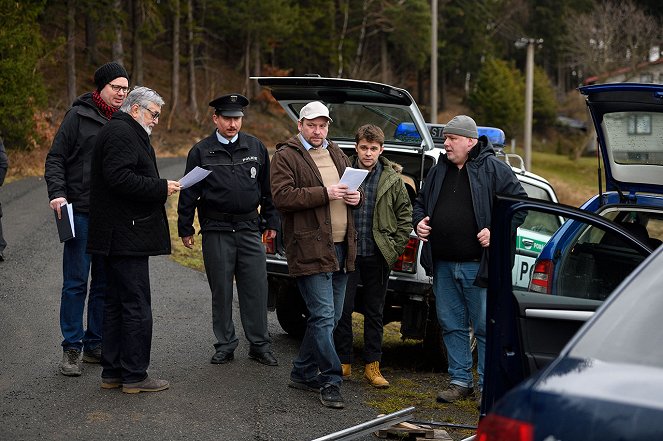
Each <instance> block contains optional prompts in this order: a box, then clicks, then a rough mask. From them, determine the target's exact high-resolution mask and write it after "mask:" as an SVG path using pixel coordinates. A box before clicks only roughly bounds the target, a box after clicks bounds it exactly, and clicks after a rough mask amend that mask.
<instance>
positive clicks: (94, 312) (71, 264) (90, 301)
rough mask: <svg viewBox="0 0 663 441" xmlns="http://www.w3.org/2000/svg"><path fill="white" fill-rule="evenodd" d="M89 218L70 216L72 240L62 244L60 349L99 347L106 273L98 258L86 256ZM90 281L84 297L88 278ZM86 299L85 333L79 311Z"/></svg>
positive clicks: (75, 214)
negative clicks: (61, 338) (61, 339)
mask: <svg viewBox="0 0 663 441" xmlns="http://www.w3.org/2000/svg"><path fill="white" fill-rule="evenodd" d="M88 223H89V218H88V215H87V214H84V213H74V230H75V232H76V237H74V238H73V239H69V240H68V241H66V242H65V243H64V252H63V255H62V275H63V283H62V298H61V301H60V329H61V330H62V336H63V337H64V340H63V341H62V347H63V348H64V349H65V350H66V349H77V350H79V351H80V350H86V351H87V350H91V349H94V348H96V347H97V346H99V345H100V344H101V330H102V326H103V321H104V292H105V290H106V273H105V271H104V264H103V260H102V257H101V256H98V255H95V256H90V255H89V254H87V253H86V252H85V248H86V247H87V233H88ZM90 267H91V269H92V280H91V283H90V293H89V296H88V277H89V275H90ZM86 297H87V330H86V329H84V327H83V311H84V310H85V298H86Z"/></svg>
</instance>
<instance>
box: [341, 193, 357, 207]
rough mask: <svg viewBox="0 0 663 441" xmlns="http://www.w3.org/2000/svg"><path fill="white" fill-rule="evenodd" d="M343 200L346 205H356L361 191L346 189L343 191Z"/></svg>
mask: <svg viewBox="0 0 663 441" xmlns="http://www.w3.org/2000/svg"><path fill="white" fill-rule="evenodd" d="M343 200H344V201H345V203H346V204H348V205H357V204H358V203H359V201H361V193H359V192H358V191H357V190H355V191H348V192H347V193H345V196H343Z"/></svg>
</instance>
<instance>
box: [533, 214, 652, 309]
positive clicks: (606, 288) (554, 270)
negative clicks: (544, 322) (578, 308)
mask: <svg viewBox="0 0 663 441" xmlns="http://www.w3.org/2000/svg"><path fill="white" fill-rule="evenodd" d="M636 237H637V235H636ZM558 239H559V242H557V243H556V244H555V245H554V246H551V247H550V249H547V250H546V254H545V257H546V259H548V262H549V264H550V266H551V268H549V269H548V273H549V278H550V280H549V283H550V284H551V288H552V290H551V293H552V294H555V295H558V296H566V297H575V298H583V299H592V300H601V301H602V300H605V299H606V298H607V297H608V295H609V294H610V293H611V292H612V291H613V290H614V289H615V288H616V287H617V286H618V285H619V284H620V283H621V282H622V281H623V280H624V279H625V278H626V276H628V275H629V274H630V273H631V272H632V271H633V269H635V267H636V266H638V265H639V264H640V263H641V262H642V261H643V260H644V259H645V257H646V256H644V255H642V254H641V253H640V252H639V251H637V250H636V249H635V247H634V245H633V244H632V243H630V242H628V241H625V240H624V239H623V238H622V236H620V235H616V234H613V233H611V232H606V231H605V230H603V229H602V228H599V227H593V226H590V225H587V224H584V223H582V222H578V221H574V223H573V228H571V229H570V231H567V232H566V234H564V235H563V236H562V237H560V238H558Z"/></svg>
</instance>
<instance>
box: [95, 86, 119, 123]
mask: <svg viewBox="0 0 663 441" xmlns="http://www.w3.org/2000/svg"><path fill="white" fill-rule="evenodd" d="M92 101H93V102H94V104H95V105H96V106H97V107H98V108H99V110H101V113H102V114H103V115H104V116H105V117H106V118H108V119H111V117H112V116H113V114H114V113H115V112H117V111H118V110H119V109H116V108H115V107H113V106H109V105H108V104H106V101H104V99H103V98H102V97H101V95H99V92H98V91H96V90H95V91H94V92H92Z"/></svg>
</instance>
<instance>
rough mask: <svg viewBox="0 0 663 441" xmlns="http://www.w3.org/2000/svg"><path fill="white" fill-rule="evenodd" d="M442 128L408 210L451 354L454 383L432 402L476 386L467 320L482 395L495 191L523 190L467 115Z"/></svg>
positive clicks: (513, 192)
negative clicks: (440, 143) (440, 145)
mask: <svg viewBox="0 0 663 441" xmlns="http://www.w3.org/2000/svg"><path fill="white" fill-rule="evenodd" d="M442 133H443V134H444V135H445V141H444V149H445V151H446V155H440V159H439V161H438V162H437V164H436V165H435V166H434V167H433V168H431V170H430V172H429V173H428V176H427V177H426V181H425V183H424V185H423V187H422V189H421V191H420V193H419V195H418V196H417V199H416V200H415V203H414V206H413V215H412V222H413V225H414V228H415V230H416V232H417V235H418V236H419V238H420V239H421V240H422V241H424V242H425V244H424V248H423V251H422V255H421V264H422V266H423V267H424V268H425V269H426V272H427V274H429V275H432V276H433V291H434V292H435V307H436V312H437V318H438V320H439V322H440V326H441V328H442V331H443V339H444V344H445V346H446V347H447V357H448V361H449V376H450V377H451V384H450V385H449V387H448V388H447V389H446V390H443V391H441V392H440V393H439V394H438V395H437V401H439V402H442V403H451V402H454V401H456V400H459V399H463V398H467V397H469V396H470V395H471V394H472V393H473V377H472V353H471V351H470V332H469V328H470V326H472V329H473V330H474V335H475V337H476V340H477V347H478V351H479V353H478V362H477V371H478V376H479V381H478V390H477V395H476V397H477V400H478V401H479V402H480V400H481V391H482V387H483V366H484V351H485V347H486V288H485V287H486V286H487V285H486V282H487V276H488V247H489V245H490V224H491V219H490V215H491V211H492V205H493V198H494V197H495V194H496V193H502V194H509V195H517V196H527V194H526V193H525V190H524V189H523V187H522V186H521V185H520V181H518V178H516V176H515V174H514V173H513V171H512V170H511V167H509V166H508V165H507V164H506V163H504V162H503V161H501V160H499V159H498V158H497V157H496V156H495V151H494V150H493V146H492V145H491V143H490V141H488V138H487V137H485V136H481V137H480V138H479V136H478V133H477V125H476V123H475V122H474V120H473V119H472V118H470V117H469V116H465V115H458V116H455V117H454V118H452V119H451V121H449V122H448V123H447V124H446V125H445V127H444V129H443V131H442Z"/></svg>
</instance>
